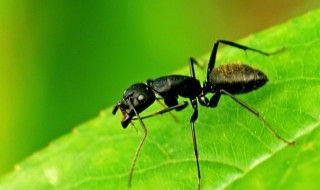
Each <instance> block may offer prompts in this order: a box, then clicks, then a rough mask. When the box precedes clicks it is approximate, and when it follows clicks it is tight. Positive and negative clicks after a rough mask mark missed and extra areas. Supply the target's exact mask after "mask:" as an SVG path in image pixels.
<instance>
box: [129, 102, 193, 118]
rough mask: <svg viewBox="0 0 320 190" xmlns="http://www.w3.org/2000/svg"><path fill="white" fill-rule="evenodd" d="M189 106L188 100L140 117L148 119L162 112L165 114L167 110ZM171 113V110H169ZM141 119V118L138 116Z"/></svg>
mask: <svg viewBox="0 0 320 190" xmlns="http://www.w3.org/2000/svg"><path fill="white" fill-rule="evenodd" d="M187 106H188V102H182V103H181V104H178V105H175V106H170V107H168V108H165V109H163V110H160V111H157V112H155V113H153V114H150V115H146V116H143V117H140V119H147V118H149V117H153V116H156V115H160V114H164V113H166V112H169V111H171V110H175V109H180V110H182V109H184V108H186V107H187ZM169 113H170V112H169ZM138 119H139V118H138ZM132 120H137V118H133V119H132Z"/></svg>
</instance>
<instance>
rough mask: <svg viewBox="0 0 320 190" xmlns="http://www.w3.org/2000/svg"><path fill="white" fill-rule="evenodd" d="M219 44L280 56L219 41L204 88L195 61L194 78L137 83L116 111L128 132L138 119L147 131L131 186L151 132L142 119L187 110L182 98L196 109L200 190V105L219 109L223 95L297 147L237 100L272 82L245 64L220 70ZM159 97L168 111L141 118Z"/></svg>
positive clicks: (131, 87) (175, 76) (191, 61)
mask: <svg viewBox="0 0 320 190" xmlns="http://www.w3.org/2000/svg"><path fill="white" fill-rule="evenodd" d="M219 43H223V44H226V45H230V46H233V47H237V48H240V49H243V50H251V51H254V52H257V53H260V54H263V55H267V56H269V55H271V54H274V53H277V52H274V53H265V52H262V51H260V50H257V49H253V48H250V47H247V46H243V45H240V44H236V43H234V42H230V41H225V40H218V41H217V42H216V43H215V44H214V46H213V50H212V53H211V56H210V60H209V64H208V69H207V80H206V81H205V82H204V83H203V86H201V84H200V81H199V80H197V79H196V77H195V72H194V64H197V62H196V60H195V59H193V58H190V74H191V76H183V75H169V76H164V77H160V78H157V79H154V80H148V81H147V84H143V83H137V84H134V85H132V86H130V87H129V88H128V89H127V90H126V91H125V92H124V95H123V97H122V99H121V101H120V102H119V103H118V104H116V106H115V107H114V109H113V111H112V113H113V114H115V113H116V112H117V110H118V109H120V110H121V112H122V114H123V116H124V118H123V119H122V121H121V123H122V126H123V127H124V128H126V127H127V126H128V124H129V123H130V122H131V120H133V119H134V116H136V117H137V119H138V120H139V122H140V124H141V126H142V129H143V131H144V137H143V138H142V140H141V142H140V144H139V146H138V149H137V151H136V154H135V156H134V159H133V162H132V165H131V169H130V173H129V181H128V182H129V183H128V185H129V186H131V179H132V173H133V169H134V165H135V163H136V159H137V157H138V154H139V152H140V149H141V147H142V144H143V143H144V140H145V138H146V136H147V129H146V127H145V125H144V123H143V121H142V119H145V118H148V117H152V116H155V115H158V114H162V113H165V112H168V111H171V110H177V111H180V110H182V109H184V108H185V107H186V106H187V105H188V103H187V102H185V101H184V102H182V103H181V104H179V102H178V97H184V98H189V99H190V103H191V105H192V108H193V109H194V112H193V114H192V116H191V119H190V123H191V131H192V139H193V146H194V154H195V157H196V164H197V172H198V189H200V179H201V176H200V166H199V161H198V148H197V142H196V135H195V128H194V122H195V121H196V120H197V118H198V104H197V102H198V101H199V103H200V104H201V105H203V106H206V107H212V108H213V107H216V106H217V105H218V102H219V100H220V97H221V94H224V95H227V96H229V97H230V98H232V99H233V100H235V101H236V102H237V103H239V104H240V105H242V106H243V107H244V108H246V109H247V110H249V111H250V112H252V113H253V114H255V115H256V116H257V117H258V118H259V119H260V120H261V121H262V122H263V123H264V124H265V126H266V127H267V128H268V129H269V130H270V131H271V132H272V133H273V134H274V135H275V136H276V137H277V138H279V139H280V140H282V141H284V142H285V143H288V144H290V145H292V144H294V142H289V141H287V140H285V139H284V138H282V137H281V136H280V135H278V134H277V133H276V132H275V131H274V130H273V129H272V128H271V126H270V125H269V124H268V123H267V122H266V121H265V120H264V119H263V118H262V117H261V116H260V114H259V113H258V112H257V111H255V110H254V109H253V108H251V107H250V106H249V105H247V104H245V103H244V102H242V101H241V100H239V99H237V98H236V97H235V96H234V94H241V93H247V92H250V91H253V90H255V89H258V88H260V87H261V86H263V85H264V84H265V83H266V82H267V81H268V78H267V76H266V75H265V74H264V73H263V72H261V71H259V70H257V69H254V68H252V67H250V66H248V65H244V64H223V65H220V66H219V67H214V66H215V60H216V54H217V50H218V46H219ZM208 93H213V96H212V97H211V98H210V99H208V98H207V97H206V95H207V94H208ZM156 95H157V96H160V98H162V99H163V100H164V103H165V104H166V105H167V106H168V108H165V109H163V110H161V111H158V112H156V113H154V114H151V115H148V116H144V117H140V115H139V113H141V112H142V111H144V110H145V109H146V108H148V107H149V106H150V105H151V104H152V103H153V102H154V101H155V100H158V99H157V98H156Z"/></svg>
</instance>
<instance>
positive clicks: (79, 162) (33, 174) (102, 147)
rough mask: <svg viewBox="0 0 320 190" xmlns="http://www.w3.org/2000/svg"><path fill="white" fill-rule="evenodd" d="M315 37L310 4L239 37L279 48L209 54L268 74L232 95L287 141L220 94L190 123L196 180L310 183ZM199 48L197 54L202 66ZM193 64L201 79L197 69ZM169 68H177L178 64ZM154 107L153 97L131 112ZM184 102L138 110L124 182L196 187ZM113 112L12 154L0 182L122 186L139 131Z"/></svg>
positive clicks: (319, 162) (315, 165) (319, 26)
mask: <svg viewBox="0 0 320 190" xmlns="http://www.w3.org/2000/svg"><path fill="white" fill-rule="evenodd" d="M319 39H320V11H314V12H311V13H308V14H307V15H305V16H302V17H300V18H297V19H293V20H290V21H288V22H287V23H285V24H282V25H279V26H275V27H273V28H270V29H268V30H266V31H263V32H260V33H257V34H254V35H251V36H249V37H247V38H245V39H243V40H241V41H240V42H239V43H241V44H244V45H248V46H249V47H253V48H257V49H260V50H263V51H268V52H273V51H276V50H279V49H281V48H283V47H285V48H286V50H285V51H284V52H282V53H279V54H276V55H273V56H270V57H266V56H263V55H260V54H257V53H254V52H250V51H247V52H246V53H244V51H242V50H238V49H236V48H233V47H225V48H221V51H219V52H218V60H217V64H223V63H230V62H240V63H246V64H248V65H252V66H254V67H256V68H258V69H260V70H262V71H263V72H264V73H265V74H266V75H267V76H268V78H269V82H268V83H267V84H266V85H265V86H264V87H262V88H261V89H259V90H256V91H254V92H251V93H247V94H243V95H238V96H237V97H238V98H239V99H241V100H243V101H244V102H246V103H248V104H249V105H251V106H252V107H253V108H255V109H256V110H258V111H259V112H260V114H261V115H262V116H263V117H264V118H265V119H266V120H267V121H268V122H269V123H270V124H271V126H272V127H273V128H274V129H275V130H276V131H277V132H278V133H279V134H280V135H281V136H283V137H284V138H286V139H288V140H294V141H296V143H297V144H296V146H287V145H286V144H284V143H283V142H281V141H279V140H278V139H277V138H276V137H275V136H274V135H273V134H272V133H270V131H269V130H268V129H267V128H266V127H265V126H264V125H263V123H262V122H261V121H260V120H259V119H257V118H256V117H255V116H254V115H253V114H251V113H250V112H248V111H247V110H245V109H244V108H242V107H241V106H240V105H238V104H237V103H235V102H234V101H233V100H231V99H230V98H228V97H226V96H223V97H222V98H221V100H220V102H219V105H218V107H217V108H214V109H210V108H206V107H202V106H200V107H199V118H198V120H197V122H196V125H195V127H196V135H197V141H198V149H199V154H200V156H199V158H200V167H201V175H202V182H201V186H202V189H224V188H226V189H302V188H304V189H316V188H318V186H319V184H320V183H318V182H317V180H318V179H319V178H320V143H319V142H320V141H319V139H320V130H319V125H320V70H319V68H320V64H319V63H320V59H319V55H320V40H319ZM208 57H209V54H208V55H207V56H204V57H203V58H200V59H198V61H199V62H200V63H201V64H202V65H204V66H206V64H207V61H208ZM186 65H187V64H186ZM196 69H197V73H196V74H197V77H199V78H200V79H201V81H203V80H204V78H205V73H206V71H205V69H204V70H200V69H199V68H196ZM177 73H180V74H186V75H187V74H188V67H187V66H186V67H185V68H183V69H181V70H180V71H178V72H177ZM134 82H135V81H132V83H134ZM106 98H107V97H106ZM120 98H121V93H120V92H119V100H120ZM180 101H181V100H180ZM160 109H162V107H161V106H160V105H157V104H154V105H152V106H151V107H150V108H148V109H147V110H146V111H145V112H143V113H142V114H141V115H147V114H150V113H153V112H154V111H156V110H160ZM192 111H193V109H192V108H191V107H190V106H188V107H187V108H186V109H185V110H183V111H181V112H173V113H174V114H175V116H176V117H177V118H178V120H179V121H178V122H175V121H174V120H173V119H172V117H171V116H170V115H169V114H164V115H162V116H157V117H153V118H150V119H146V120H144V121H145V124H146V126H147V128H148V136H147V139H146V141H145V144H144V145H143V147H142V150H141V152H140V155H139V157H138V160H137V164H136V167H135V170H134V174H133V181H132V185H133V187H132V189H196V186H197V172H196V163H195V157H194V153H193V145H192V138H191V130H190V124H189V120H190V116H191V114H192ZM120 121H121V116H120V114H119V115H116V116H113V115H112V114H111V108H109V109H106V110H104V111H103V112H102V114H100V116H99V117H97V118H94V119H93V120H91V121H88V122H86V123H84V124H82V125H81V126H78V127H76V128H75V129H74V130H73V131H72V133H70V134H68V135H65V136H64V137H62V138H60V139H58V140H56V141H54V142H52V143H50V145H49V146H48V147H47V148H45V149H44V150H41V151H39V152H37V153H35V154H34V155H32V156H30V157H29V158H27V159H26V160H25V161H23V162H22V163H21V164H18V165H17V166H16V167H15V170H14V171H13V172H11V173H9V174H8V175H6V176H4V177H2V178H1V179H0V189H6V190H7V189H37V190H39V189H59V190H63V189H126V188H127V180H128V173H129V169H130V165H131V161H132V159H133V156H134V153H135V151H136V148H137V146H138V144H139V142H140V139H141V138H142V136H143V132H142V130H141V129H140V128H141V127H140V125H139V123H138V122H135V127H136V128H137V129H138V132H137V130H136V129H135V127H128V128H127V129H126V130H124V129H122V127H121V124H120ZM44 127H45V126H44Z"/></svg>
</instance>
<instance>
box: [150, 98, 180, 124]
mask: <svg viewBox="0 0 320 190" xmlns="http://www.w3.org/2000/svg"><path fill="white" fill-rule="evenodd" d="M156 100H157V102H158V103H159V104H160V105H161V106H162V107H163V108H164V109H166V108H167V107H166V106H165V105H164V104H163V103H162V102H161V101H160V100H159V98H156ZM178 109H183V108H178ZM169 115H170V116H171V117H172V118H173V120H174V121H175V122H178V119H177V117H176V116H175V115H174V114H173V113H172V112H169Z"/></svg>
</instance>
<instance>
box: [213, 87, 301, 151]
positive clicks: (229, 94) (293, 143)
mask: <svg viewBox="0 0 320 190" xmlns="http://www.w3.org/2000/svg"><path fill="white" fill-rule="evenodd" d="M219 91H220V93H222V94H225V95H227V96H229V97H230V98H232V99H233V100H234V101H236V102H237V103H238V104H240V105H241V106H243V107H244V108H246V109H247V110H249V111H250V112H251V113H253V114H254V115H255V116H257V117H258V118H259V119H260V120H261V121H262V122H263V123H264V125H265V126H266V127H267V128H268V129H269V131H270V132H271V133H273V134H274V135H275V136H276V137H277V138H278V139H279V140H281V141H283V142H285V143H286V144H288V145H295V142H294V141H292V142H290V141H287V140H286V139H284V138H283V137H281V136H280V135H279V134H278V133H277V132H276V131H275V130H274V129H273V128H272V127H271V126H270V125H269V123H268V122H267V121H266V120H265V119H264V118H263V117H262V116H261V115H260V114H259V112H258V111H256V110H254V109H253V108H252V107H250V106H249V105H248V104H246V103H244V102H242V101H241V100H239V99H238V98H236V97H235V96H234V95H232V94H231V93H229V92H227V91H225V90H223V89H221V90H219Z"/></svg>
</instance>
